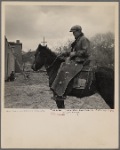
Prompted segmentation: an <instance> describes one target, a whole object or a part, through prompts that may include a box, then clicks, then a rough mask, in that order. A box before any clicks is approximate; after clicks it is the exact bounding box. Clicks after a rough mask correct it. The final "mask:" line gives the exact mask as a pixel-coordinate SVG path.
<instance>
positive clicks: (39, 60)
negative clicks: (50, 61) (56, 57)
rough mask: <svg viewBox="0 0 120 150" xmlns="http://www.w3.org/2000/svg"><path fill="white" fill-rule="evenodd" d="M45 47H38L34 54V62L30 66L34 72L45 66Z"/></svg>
mask: <svg viewBox="0 0 120 150" xmlns="http://www.w3.org/2000/svg"><path fill="white" fill-rule="evenodd" d="M45 48H46V46H42V45H41V44H39V45H38V48H37V49H36V52H35V60H34V62H33V64H32V69H33V70H34V71H37V70H39V69H40V68H42V66H43V65H44V64H45V56H44V49H45Z"/></svg>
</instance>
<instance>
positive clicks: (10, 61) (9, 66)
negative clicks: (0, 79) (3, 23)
mask: <svg viewBox="0 0 120 150" xmlns="http://www.w3.org/2000/svg"><path fill="white" fill-rule="evenodd" d="M12 71H15V57H14V49H13V48H12V47H11V46H10V44H9V42H8V41H7V38H6V37H5V80H7V78H8V76H9V75H10V74H11V72H12Z"/></svg>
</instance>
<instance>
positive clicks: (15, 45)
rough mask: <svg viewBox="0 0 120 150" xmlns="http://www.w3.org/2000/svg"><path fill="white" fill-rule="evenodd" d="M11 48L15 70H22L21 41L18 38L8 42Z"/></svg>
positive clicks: (17, 71)
mask: <svg viewBox="0 0 120 150" xmlns="http://www.w3.org/2000/svg"><path fill="white" fill-rule="evenodd" d="M9 44H10V46H11V47H12V49H14V56H15V58H16V59H15V72H16V73H19V72H21V70H22V65H23V62H22V43H21V42H20V40H16V42H9Z"/></svg>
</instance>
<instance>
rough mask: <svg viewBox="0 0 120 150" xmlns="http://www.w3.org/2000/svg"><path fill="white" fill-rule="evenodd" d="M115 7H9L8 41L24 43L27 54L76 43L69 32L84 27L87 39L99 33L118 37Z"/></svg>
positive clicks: (6, 30) (6, 22)
mask: <svg viewBox="0 0 120 150" xmlns="http://www.w3.org/2000/svg"><path fill="white" fill-rule="evenodd" d="M114 19H115V14H114V6H111V5H110V6H107V5H105V6H104V5H95V6H94V5H82V6H81V5H75V6H74V5H6V6H5V36H6V37H7V39H8V41H9V42H10V41H12V42H15V41H16V40H20V41H21V42H22V44H23V51H26V52H27V51H28V50H30V49H31V50H36V48H37V46H38V44H40V43H41V42H42V41H43V37H45V40H46V41H47V45H48V47H49V48H50V49H52V50H55V48H56V47H59V46H64V45H65V44H66V43H67V41H68V40H71V41H74V37H73V34H72V33H71V32H69V30H70V28H71V27H72V26H74V25H80V26H81V27H82V32H83V33H84V34H85V36H86V37H88V38H91V37H92V36H95V34H97V33H106V32H113V33H114V23H115V21H114Z"/></svg>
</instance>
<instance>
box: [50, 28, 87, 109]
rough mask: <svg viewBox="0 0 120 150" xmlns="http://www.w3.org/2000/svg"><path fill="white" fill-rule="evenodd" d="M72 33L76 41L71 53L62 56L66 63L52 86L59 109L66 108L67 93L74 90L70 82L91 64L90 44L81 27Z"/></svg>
mask: <svg viewBox="0 0 120 150" xmlns="http://www.w3.org/2000/svg"><path fill="white" fill-rule="evenodd" d="M70 32H73V35H74V37H75V41H74V42H73V43H72V44H71V52H70V53H68V52H66V53H64V54H62V55H61V57H62V56H64V57H66V59H65V62H63V63H62V64H61V66H60V69H59V71H58V73H57V76H56V78H55V80H54V82H53V84H52V86H51V89H52V91H53V93H54V99H55V100H56V103H57V105H58V107H61V108H64V99H65V98H66V93H67V92H68V91H69V92H70V90H72V87H71V85H73V84H70V82H71V81H73V80H72V79H73V77H75V76H76V75H77V74H78V73H79V72H80V71H81V70H82V68H83V66H84V64H85V63H86V62H89V49H90V42H89V40H88V39H87V38H86V37H85V36H84V34H83V32H82V28H81V26H79V25H75V26H73V27H72V28H71V29H70ZM69 68H70V69H69ZM71 74H72V75H71ZM68 87H69V88H68ZM59 104H60V105H61V104H62V106H59Z"/></svg>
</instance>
